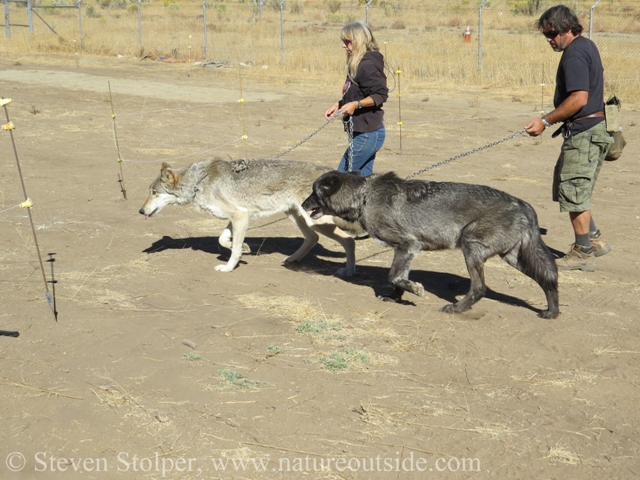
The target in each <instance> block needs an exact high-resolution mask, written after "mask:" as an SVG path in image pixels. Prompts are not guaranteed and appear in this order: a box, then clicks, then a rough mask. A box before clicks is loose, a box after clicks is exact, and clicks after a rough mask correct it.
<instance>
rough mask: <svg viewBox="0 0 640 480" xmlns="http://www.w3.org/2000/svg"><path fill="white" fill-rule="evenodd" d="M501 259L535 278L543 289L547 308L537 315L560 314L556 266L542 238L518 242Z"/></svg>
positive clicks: (552, 315) (550, 316)
mask: <svg viewBox="0 0 640 480" xmlns="http://www.w3.org/2000/svg"><path fill="white" fill-rule="evenodd" d="M532 237H534V236H533V235H532ZM502 259H503V260H504V261H505V262H507V263H508V264H509V265H511V266H512V267H515V268H517V269H518V270H520V271H521V272H522V273H524V274H525V275H527V276H528V277H529V278H532V279H533V280H535V281H536V282H537V283H538V285H540V287H541V288H542V290H543V291H544V294H545V296H546V297H547V310H543V311H541V312H540V313H538V316H539V317H541V318H549V319H550V318H556V317H557V316H558V315H559V314H560V307H559V299H558V268H557V266H556V262H555V260H554V259H553V256H552V255H551V253H550V252H549V250H548V249H547V247H546V246H545V245H544V243H543V242H542V239H541V238H540V239H538V238H535V237H534V238H532V239H531V240H530V241H529V242H518V244H517V245H516V246H514V247H513V248H512V249H511V250H509V251H508V252H507V253H506V254H505V255H503V256H502Z"/></svg>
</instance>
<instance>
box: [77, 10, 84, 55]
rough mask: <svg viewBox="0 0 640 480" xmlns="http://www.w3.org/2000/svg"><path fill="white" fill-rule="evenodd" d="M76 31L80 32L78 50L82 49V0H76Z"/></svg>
mask: <svg viewBox="0 0 640 480" xmlns="http://www.w3.org/2000/svg"><path fill="white" fill-rule="evenodd" d="M78 29H79V30H78V31H79V32H80V51H82V50H84V44H83V43H82V0H78Z"/></svg>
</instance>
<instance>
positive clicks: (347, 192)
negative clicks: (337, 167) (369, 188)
mask: <svg viewBox="0 0 640 480" xmlns="http://www.w3.org/2000/svg"><path fill="white" fill-rule="evenodd" d="M366 182H367V180H366V178H364V177H360V176H359V175H357V173H356V174H353V173H341V172H338V171H332V172H327V173H325V174H323V175H322V176H320V177H319V178H318V179H317V180H316V181H315V182H313V193H312V194H311V195H309V197H308V198H307V199H306V200H305V201H304V202H303V203H302V208H303V209H304V210H305V211H307V212H309V216H310V217H311V218H313V219H314V220H315V219H317V218H320V217H322V216H323V215H333V216H335V217H339V218H342V219H344V220H347V221H349V222H357V221H358V219H359V217H360V210H361V207H362V204H363V202H364V197H363V190H364V185H365V184H366Z"/></svg>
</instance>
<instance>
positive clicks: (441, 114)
mask: <svg viewBox="0 0 640 480" xmlns="http://www.w3.org/2000/svg"><path fill="white" fill-rule="evenodd" d="M0 65H1V71H0V96H3V97H10V98H12V100H13V101H12V103H11V104H10V105H9V112H10V115H11V119H12V120H13V122H14V123H15V124H16V130H15V131H14V135H15V138H16V144H17V149H18V153H19V155H20V160H21V165H22V169H23V173H24V175H25V183H26V187H27V192H28V193H29V196H30V198H31V199H32V200H33V202H34V208H33V210H32V214H33V217H34V220H35V223H36V227H37V234H38V241H39V243H40V246H41V250H42V253H43V255H44V256H45V259H46V254H47V253H49V252H55V259H56V261H55V263H54V264H53V265H54V267H55V268H54V274H55V280H56V281H57V283H56V284H55V293H56V302H57V309H58V311H59V317H58V323H57V324H56V323H55V322H54V321H53V315H52V314H51V311H50V310H49V308H48V306H47V302H46V300H45V297H44V286H43V283H42V276H41V273H40V268H39V265H38V262H37V257H36V253H35V249H34V245H33V239H32V237H31V232H30V226H29V222H28V218H27V215H26V212H25V211H24V210H23V209H20V208H13V209H11V210H8V209H9V208H11V207H14V206H16V205H17V204H19V203H20V202H22V201H23V198H22V191H21V188H20V182H19V177H18V171H17V168H16V163H15V159H14V157H13V151H12V146H11V142H10V138H9V135H8V134H7V132H2V134H1V135H0V146H1V151H2V152H3V155H2V156H1V159H0V178H1V183H0V194H1V196H0V202H2V203H0V210H2V211H3V212H2V213H0V225H1V226H2V229H3V232H4V233H3V235H2V236H1V237H0V244H1V248H0V279H1V280H0V299H1V302H2V307H3V308H2V312H0V329H3V330H17V331H19V332H20V337H19V338H10V337H0V372H1V373H0V384H1V385H2V388H1V390H0V412H1V415H2V418H3V428H2V429H1V430H0V440H1V443H2V445H3V448H2V449H0V452H1V453H2V454H1V455H0V476H1V477H2V478H3V479H12V478H35V477H37V476H38V475H37V473H38V472H40V473H42V478H52V479H55V478H95V479H109V478H136V479H138V478H140V479H143V478H149V479H152V478H163V474H164V475H165V476H164V478H180V479H189V478H212V479H213V478H238V479H240V478H265V479H270V478H274V479H276V478H302V477H303V476H304V477H305V478H306V477H308V478H335V479H345V478H380V479H388V478H400V479H405V478H406V479H410V478H431V477H432V476H433V477H440V476H441V477H442V478H471V477H473V478H487V479H489V478H522V479H529V478H530V479H539V478H583V479H587V478H589V479H601V478H605V477H606V478H631V477H633V476H637V475H638V474H639V472H638V462H639V458H640V451H639V442H638V439H639V438H640V413H638V410H637V408H636V405H637V402H638V399H639V398H640V368H639V367H638V358H639V356H640V341H639V340H638V338H640V331H639V330H640V328H639V326H638V318H639V317H640V315H639V313H640V312H639V307H638V295H639V293H640V271H639V268H640V260H639V257H638V253H637V252H638V251H640V240H639V238H640V211H639V209H638V202H637V198H638V193H639V188H640V173H639V168H638V163H637V158H638V155H639V154H640V147H639V145H638V142H637V140H636V138H637V130H638V128H639V127H638V126H637V124H638V122H640V113H639V112H637V111H634V110H624V111H623V117H624V123H625V133H626V137H627V140H628V146H627V149H626V151H625V152H624V154H623V157H622V158H621V159H620V160H619V161H617V162H614V163H608V164H606V165H605V166H604V168H603V170H602V173H601V176H600V179H599V181H598V187H597V191H596V193H595V196H594V205H593V213H594V216H595V219H596V221H597V223H598V225H599V227H600V229H601V230H602V231H603V233H604V234H605V235H606V239H607V241H608V242H609V243H610V244H611V245H612V247H613V251H612V252H611V253H610V254H608V255H606V256H604V257H601V258H599V259H598V270H597V271H596V272H594V273H580V272H571V273H562V274H561V276H560V302H561V312H562V313H561V315H560V317H559V318H558V319H557V320H555V321H547V320H542V319H540V318H538V317H537V316H536V312H537V311H538V310H539V309H542V308H544V307H545V303H544V302H545V299H544V294H543V292H542V291H541V290H540V288H539V287H538V286H537V285H536V284H535V283H534V282H532V281H531V280H529V279H528V278H526V277H525V276H523V275H521V274H520V273H519V272H517V271H515V270H514V269H512V268H511V267H509V266H507V265H506V264H504V263H502V262H501V261H500V260H491V261H489V262H488V264H487V267H486V277H487V278H486V280H487V285H488V286H489V288H490V291H489V292H488V295H487V298H485V299H483V300H481V301H480V302H479V303H478V304H477V305H476V306H475V307H474V308H473V309H472V310H471V311H470V312H468V313H467V314H464V315H456V316H450V315H446V314H443V313H441V312H439V308H440V307H442V306H443V305H444V304H445V303H449V302H451V301H453V300H454V299H455V298H456V297H459V296H460V295H463V294H464V293H465V292H466V290H467V288H468V285H469V281H468V276H467V272H466V268H465V265H464V262H463V259H462V255H461V253H460V252H455V251H454V252H436V253H423V254H421V255H420V257H419V258H418V260H417V261H416V262H415V263H414V265H413V272H412V274H411V277H412V278H413V279H415V280H416V281H420V282H422V283H423V285H424V286H425V289H426V291H427V295H426V296H425V298H424V299H419V298H415V297H411V296H409V295H408V294H407V295H405V300H406V302H404V303H403V304H397V305H395V304H394V305H389V304H387V303H383V302H380V301H378V300H377V299H376V297H375V295H376V294H377V293H380V292H382V291H384V290H385V289H386V288H388V287H387V283H386V276H387V271H388V267H389V265H390V261H391V256H392V252H391V251H390V250H389V249H387V248H384V247H381V246H379V245H378V244H376V243H375V242H374V241H372V240H370V239H366V240H358V242H357V251H356V253H357V259H358V262H357V274H356V275H355V276H354V277H353V278H350V279H343V278H339V277H336V276H334V275H333V274H334V272H335V271H336V270H337V269H338V268H339V266H340V265H341V264H342V263H343V262H344V253H343V252H342V250H341V248H340V247H339V245H338V244H334V243H333V242H331V241H328V240H327V239H325V238H321V245H318V246H317V247H316V248H315V249H314V250H313V251H312V252H311V254H310V255H309V256H308V257H307V258H305V259H304V260H303V261H302V262H301V263H300V265H298V266H296V267H295V268H291V269H287V268H285V267H282V266H281V265H280V262H281V261H282V259H284V258H285V257H286V256H287V255H289V254H291V253H292V252H293V251H295V249H296V248H297V246H298V245H299V243H300V242H301V239H300V238H299V232H298V230H297V229H296V227H295V226H294V225H293V224H291V222H289V221H288V220H287V219H286V218H279V217H278V218H271V219H261V220H258V221H254V222H253V223H252V224H251V225H250V230H249V232H248V235H247V243H248V244H249V245H250V246H251V248H252V251H253V253H252V254H250V255H246V256H244V257H243V260H242V261H241V263H240V265H239V267H238V268H237V269H236V270H235V271H234V272H231V273H219V272H215V271H214V269H213V267H214V265H216V264H218V263H221V262H222V261H224V260H225V259H226V258H227V255H228V252H227V251H226V250H224V249H222V248H220V247H219V246H218V244H217V236H218V235H219V233H220V232H221V231H222V228H223V227H224V225H225V224H226V222H225V221H223V220H218V219H215V218H212V217H209V216H206V215H205V214H202V213H198V212H195V211H193V210H192V209H190V208H180V207H168V208H167V209H165V210H164V211H163V212H162V213H161V214H160V215H158V216H157V217H155V218H153V219H150V220H148V221H144V218H143V217H142V216H141V215H139V214H138V209H139V208H140V206H141V205H142V203H143V201H144V200H145V198H146V196H147V188H148V185H149V183H150V182H151V181H152V179H153V178H154V177H155V176H156V175H157V174H158V172H159V169H160V164H161V162H162V161H167V162H169V163H172V164H175V165H183V164H186V163H189V162H191V161H195V160H199V159H202V158H205V157H206V156H209V155H215V156H220V157H223V158H233V159H236V158H243V157H245V156H249V157H269V156H274V155H277V154H278V153H279V152H281V151H282V150H283V149H285V148H286V147H289V146H291V145H294V144H295V143H297V142H299V141H300V140H301V139H302V138H304V137H305V136H307V135H308V134H310V133H311V132H313V131H314V130H315V129H316V128H318V127H319V126H321V125H322V124H323V117H322V114H323V112H324V111H325V109H326V107H327V106H328V105H329V104H330V103H331V101H333V100H334V99H335V98H337V94H338V93H339V92H338V91H337V89H338V88H339V85H337V86H335V87H336V89H335V90H336V91H335V92H334V91H333V87H334V86H333V85H329V86H327V85H322V86H303V85H296V84H292V85H289V86H273V85H265V84H261V83H260V82H258V81H257V80H255V78H257V77H255V76H254V77H252V78H254V80H250V79H245V81H243V93H242V97H243V98H244V99H245V100H246V101H245V102H244V104H242V103H239V102H238V99H239V98H240V97H241V94H240V92H239V88H238V72H237V71H230V70H227V71H220V70H215V69H212V70H207V69H203V68H200V69H197V68H195V67H192V68H191V69H190V70H189V71H187V67H186V66H184V65H167V64H161V63H149V64H143V63H133V62H129V63H122V64H114V63H106V62H105V63H100V62H99V61H96V60H93V61H92V62H91V63H88V62H87V63H81V64H80V65H79V66H78V67H76V65H74V64H70V65H64V64H58V65H52V64H43V63H38V61H37V59H36V58H35V57H34V58H33V59H31V60H29V59H24V58H23V59H22V60H21V61H20V65H15V64H14V63H9V62H3V63H0ZM187 73H190V76H187ZM108 81H109V82H111V86H112V90H113V100H114V107H115V110H116V124H117V132H118V139H119V145H120V149H121V153H122V156H123V158H124V159H125V162H124V164H123V169H124V175H125V178H124V179H125V186H126V189H127V197H128V199H127V200H125V199H124V198H123V196H122V194H121V192H120V190H119V184H118V181H117V180H118V177H117V176H118V173H119V166H118V163H117V161H116V159H117V153H116V149H115V145H114V138H113V132H112V120H111V116H110V115H111V105H110V103H109V101H108V99H109V95H108V84H107V82H108ZM403 88H406V93H405V92H403V96H402V102H403V103H402V109H401V113H402V117H401V121H402V138H401V137H400V127H399V126H398V124H397V122H398V121H399V120H400V117H399V109H398V102H397V99H395V98H394V97H393V94H392V96H390V101H389V103H388V106H387V108H386V112H387V113H386V118H387V126H388V137H387V141H386V144H385V146H384V147H383V150H382V151H381V153H380V155H379V159H378V160H377V161H376V171H378V172H383V171H388V170H395V171H397V172H398V173H399V174H400V175H408V174H410V173H413V172H414V171H416V170H419V169H420V168H423V167H425V166H427V165H429V164H431V163H435V162H438V161H441V160H444V159H447V158H449V157H451V156H453V155H456V154H459V153H462V152H465V151H468V150H471V149H473V148H476V147H479V146H481V145H485V144H487V143H489V142H492V141H495V140H499V139H501V138H504V137H506V136H508V135H510V134H511V133H513V132H515V131H517V130H520V129H521V128H522V127H523V126H524V125H525V124H526V123H527V121H528V120H529V119H530V118H532V117H533V116H535V115H536V114H537V112H535V111H534V110H535V108H534V105H533V104H527V103H526V102H518V101H511V100H512V96H508V95H505V99H504V100H501V99H495V98H494V99H491V98H486V97H483V96H482V92H480V91H468V92H457V94H456V95H449V96H446V95H444V94H442V93H441V92H437V91H433V92H428V93H425V92H413V91H411V86H409V85H407V86H406V87H404V86H403ZM427 97H428V98H427ZM427 100H428V101H427ZM243 135H246V136H247V140H246V142H245V141H243V139H242V136H243ZM400 146H401V147H402V149H401V150H400ZM345 147H346V138H345V135H344V133H343V132H342V127H341V125H338V124H335V125H331V126H329V127H327V128H325V129H324V130H323V131H322V132H320V133H319V134H317V135H316V136H315V137H313V138H312V139H311V140H310V141H308V142H307V143H305V144H303V145H302V146H300V147H298V148H297V149H296V150H294V151H293V152H292V153H290V154H288V155H287V158H295V159H303V160H308V161H311V162H316V163H318V164H327V165H337V164H338V161H339V159H340V157H341V155H342V152H343V151H344V148H345ZM559 147H560V140H559V139H556V140H552V139H551V138H550V134H549V132H547V133H546V134H545V135H544V136H543V138H542V139H531V138H528V137H518V138H516V139H514V140H511V141H509V142H506V143H504V144H501V145H499V146H496V147H493V148H491V149H488V150H485V151H483V152H480V153H477V154H474V155H471V156H468V157H465V158H462V159H460V160H457V161H455V162H452V163H450V164H448V165H446V166H443V167H440V168H437V169H434V170H431V171H430V172H428V173H427V174H425V175H423V176H421V177H420V178H425V179H432V180H443V181H444V180H448V181H462V182H469V183H480V184H486V185H490V186H493V187H496V188H499V189H502V190H505V191H507V192H509V193H511V194H513V195H516V196H518V197H520V198H523V199H525V200H526V201H528V202H530V203H531V204H532V205H533V206H534V208H535V209H536V211H537V212H538V216H539V219H540V225H541V226H542V227H543V228H544V229H546V231H547V234H546V236H544V237H543V238H544V239H545V241H546V243H547V244H548V245H549V246H550V247H551V248H552V249H555V250H557V251H564V250H566V249H567V246H568V245H569V244H570V243H571V242H572V240H573V238H572V232H571V229H570V225H569V221H568V218H567V216H566V214H560V213H559V212H558V209H557V206H556V204H554V203H552V202H551V199H550V187H551V176H552V172H553V166H554V163H555V159H556V157H557V153H558V150H559ZM5 210H6V211H5ZM45 265H46V269H47V275H50V273H51V272H50V270H49V268H50V264H48V263H47V264H45ZM185 339H186V340H189V341H191V342H194V343H195V344H196V347H195V348H190V347H189V346H188V345H185V343H184V342H183V340H185ZM187 343H188V342H187ZM12 452H20V453H21V454H22V455H24V457H25V459H26V466H25V468H24V469H23V470H22V471H21V473H17V472H12V471H10V468H11V467H13V466H16V465H18V463H17V462H19V460H20V459H19V458H18V457H15V456H13V457H11V459H10V461H9V460H8V461H7V462H5V460H4V458H5V457H7V458H9V454H11V453H12ZM134 455H137V457H136V460H135V463H134ZM79 459H94V460H96V462H97V463H93V464H91V463H90V462H89V463H86V462H85V463H83V464H82V465H80V466H78V465H79V464H78V461H79ZM100 459H104V462H103V463H99V462H100ZM143 459H144V460H143ZM232 459H235V460H236V461H239V460H238V459H243V460H246V461H248V462H249V463H248V464H247V465H245V468H244V469H243V468H242V466H234V464H233V460H232ZM253 459H255V461H256V462H257V464H254V463H252V462H253ZM305 459H306V460H305ZM376 459H379V460H376ZM419 459H423V460H419ZM468 459H478V463H468V462H467V463H465V461H466V460H468ZM225 460H227V461H228V462H229V463H228V464H226V471H224V472H223V471H222V470H221V465H222V464H221V463H219V462H223V463H224V461H225ZM260 460H262V461H268V463H267V464H266V467H264V468H265V470H264V471H263V470H262V467H261V465H263V464H261V463H260ZM189 461H190V463H189ZM12 462H13V463H12ZM171 462H173V463H171ZM183 462H184V463H183ZM215 462H218V463H215ZM322 462H324V463H322ZM385 462H386V463H385ZM92 465H93V467H92ZM322 465H324V468H321V466H322ZM327 465H329V467H328V468H327ZM389 465H390V466H389ZM96 466H98V469H97V470H96ZM163 466H164V467H165V469H166V471H165V472H163V471H162V468H163ZM371 466H373V469H374V472H371V471H367V469H369V468H370V467H371ZM101 467H106V468H101ZM169 467H171V468H169ZM356 467H358V468H356ZM476 467H478V468H476ZM181 468H182V471H180V469H181ZM410 468H413V470H412V471H407V470H409V469H410ZM419 468H425V471H424V472H420V471H418V469H419ZM54 470H55V471H54ZM441 470H442V471H441ZM81 471H82V472H83V473H80V472H81Z"/></svg>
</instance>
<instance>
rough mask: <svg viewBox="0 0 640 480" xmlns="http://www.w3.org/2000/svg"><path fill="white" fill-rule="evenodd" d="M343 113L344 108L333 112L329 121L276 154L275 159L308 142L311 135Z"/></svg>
mask: <svg viewBox="0 0 640 480" xmlns="http://www.w3.org/2000/svg"><path fill="white" fill-rule="evenodd" d="M341 114H342V110H338V111H336V113H334V114H333V117H331V118H330V119H329V120H327V121H326V122H325V123H324V125H321V126H320V128H318V129H317V130H316V131H315V132H313V133H311V134H309V135H307V136H306V137H305V138H303V139H302V140H301V141H299V142H298V143H296V144H295V145H294V146H293V147H290V148H287V149H286V150H285V151H284V152H282V153H279V154H278V155H276V156H275V157H273V158H274V160H275V159H278V158H280V157H282V156H284V155H286V154H287V153H289V152H290V151H292V150H294V149H296V148H298V147H299V146H300V145H302V144H303V143H305V142H307V141H308V140H310V139H311V137H313V136H314V135H316V134H318V133H319V132H320V131H321V130H322V129H323V128H325V127H326V126H327V125H329V124H330V123H332V122H333V121H334V120H335V119H336V117H337V116H338V115H341Z"/></svg>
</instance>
